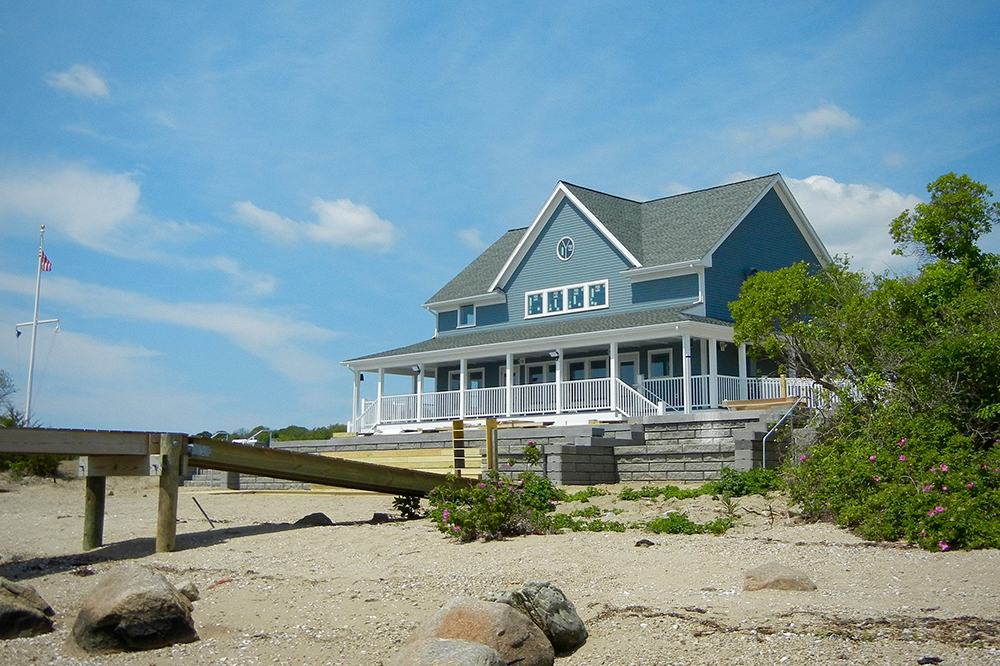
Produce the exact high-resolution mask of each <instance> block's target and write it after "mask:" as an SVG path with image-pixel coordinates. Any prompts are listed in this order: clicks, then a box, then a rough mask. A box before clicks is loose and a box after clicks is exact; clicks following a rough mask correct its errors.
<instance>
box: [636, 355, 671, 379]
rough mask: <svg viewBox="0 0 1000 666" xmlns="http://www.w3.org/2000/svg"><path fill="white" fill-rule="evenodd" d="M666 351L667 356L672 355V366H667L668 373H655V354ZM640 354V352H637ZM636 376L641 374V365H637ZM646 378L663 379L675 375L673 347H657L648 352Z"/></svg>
mask: <svg viewBox="0 0 1000 666" xmlns="http://www.w3.org/2000/svg"><path fill="white" fill-rule="evenodd" d="M664 352H666V354H667V356H669V357H670V367H669V368H667V374H665V375H655V376H654V375H653V354H663V353H664ZM636 354H638V352H636ZM635 370H636V373H635V374H636V376H638V375H639V367H638V366H636V369H635ZM645 376H646V379H663V378H665V377H673V376H674V350H673V349H672V348H671V347H657V348H656V349H650V350H648V351H647V352H646V375H645Z"/></svg>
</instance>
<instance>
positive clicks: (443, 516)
mask: <svg viewBox="0 0 1000 666" xmlns="http://www.w3.org/2000/svg"><path fill="white" fill-rule="evenodd" d="M450 515H451V512H450V511H448V509H445V510H444V513H442V514H441V522H442V523H447V522H448V516H450Z"/></svg>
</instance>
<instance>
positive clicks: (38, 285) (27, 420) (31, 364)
mask: <svg viewBox="0 0 1000 666" xmlns="http://www.w3.org/2000/svg"><path fill="white" fill-rule="evenodd" d="M44 237H45V225H44V224H43V225H42V230H41V231H40V232H39V233H38V276H37V277H36V278H35V314H34V316H33V317H32V318H31V357H30V358H29V359H28V391H27V393H28V400H27V403H26V404H25V406H24V425H25V426H30V425H31V380H32V378H33V377H34V375H35V340H37V339H38V296H39V294H40V293H41V291H42V240H43V238H44Z"/></svg>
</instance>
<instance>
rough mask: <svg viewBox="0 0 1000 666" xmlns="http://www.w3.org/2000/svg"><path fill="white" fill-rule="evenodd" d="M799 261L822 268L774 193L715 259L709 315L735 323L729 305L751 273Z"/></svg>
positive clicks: (708, 274) (708, 287) (709, 277)
mask: <svg viewBox="0 0 1000 666" xmlns="http://www.w3.org/2000/svg"><path fill="white" fill-rule="evenodd" d="M799 261H808V262H810V263H812V264H815V265H817V266H818V265H819V260H818V259H817V258H816V255H814V254H813V252H812V250H811V249H810V248H809V245H808V243H806V240H805V238H803V236H802V234H801V232H799V229H798V227H796V226H795V222H794V221H793V220H792V216H791V215H789V213H788V211H787V210H786V209H785V206H784V204H782V203H781V199H780V198H778V195H777V194H776V193H775V192H774V190H771V191H770V192H768V193H767V194H766V195H764V198H763V199H761V200H760V202H758V204H757V205H756V206H755V207H754V209H753V210H752V211H750V213H749V214H748V215H747V216H746V217H745V218H744V219H743V222H742V223H741V224H740V225H739V226H738V227H737V228H736V229H735V230H733V233H732V234H730V235H729V238H727V239H726V240H725V241H724V242H723V243H722V245H720V246H719V248H718V249H717V250H716V251H715V253H714V254H713V255H712V268H709V269H707V270H706V271H705V292H706V293H705V301H706V303H705V314H707V315H708V316H709V317H715V318H717V319H724V320H729V321H731V320H732V315H731V314H730V312H729V303H730V302H731V301H735V300H736V299H737V298H738V297H739V295H740V286H742V284H743V281H744V280H745V279H746V278H747V276H748V274H749V273H750V271H751V270H753V269H756V270H758V271H774V270H777V269H779V268H784V267H785V266H791V265H792V264H794V263H796V262H799Z"/></svg>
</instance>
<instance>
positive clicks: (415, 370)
mask: <svg viewBox="0 0 1000 666" xmlns="http://www.w3.org/2000/svg"><path fill="white" fill-rule="evenodd" d="M410 369H411V370H413V372H420V366H419V365H415V366H413V367H412V368H410Z"/></svg>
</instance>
